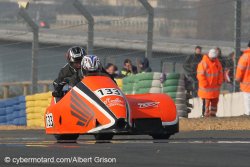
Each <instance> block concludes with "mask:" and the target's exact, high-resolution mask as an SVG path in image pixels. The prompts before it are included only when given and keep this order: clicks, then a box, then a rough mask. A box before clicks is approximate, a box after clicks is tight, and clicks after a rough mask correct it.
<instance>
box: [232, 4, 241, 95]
mask: <svg viewBox="0 0 250 167" xmlns="http://www.w3.org/2000/svg"><path fill="white" fill-rule="evenodd" d="M234 6H235V8H234V14H235V16H234V17H235V21H234V49H235V56H234V76H235V74H236V68H237V62H238V59H239V57H240V53H241V50H240V49H241V0H235V2H234ZM233 91H234V92H236V91H238V84H237V82H236V81H235V80H234V90H233Z"/></svg>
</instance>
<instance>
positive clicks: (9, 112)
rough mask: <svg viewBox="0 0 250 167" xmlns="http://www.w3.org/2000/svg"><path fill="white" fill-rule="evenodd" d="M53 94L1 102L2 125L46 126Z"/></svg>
mask: <svg viewBox="0 0 250 167" xmlns="http://www.w3.org/2000/svg"><path fill="white" fill-rule="evenodd" d="M50 101H51V92H48V93H40V94H35V95H30V96H26V97H25V96H18V97H14V98H10V99H5V100H0V125H15V126H31V127H33V126H38V127H43V126H44V120H43V118H44V116H43V115H44V112H45V110H46V108H47V107H48V106H49V104H50Z"/></svg>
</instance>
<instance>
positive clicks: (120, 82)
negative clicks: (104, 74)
mask: <svg viewBox="0 0 250 167" xmlns="http://www.w3.org/2000/svg"><path fill="white" fill-rule="evenodd" d="M115 81H116V84H117V85H118V87H119V88H120V89H122V85H123V83H122V79H115Z"/></svg>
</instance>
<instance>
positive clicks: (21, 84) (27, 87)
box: [0, 80, 53, 99]
mask: <svg viewBox="0 0 250 167" xmlns="http://www.w3.org/2000/svg"><path fill="white" fill-rule="evenodd" d="M52 82H53V81H52V80H43V81H38V85H41V86H42V87H43V90H42V92H48V91H49V85H51V84H52ZM0 87H2V88H3V98H4V99H7V98H9V94H10V93H9V92H10V87H21V88H22V90H23V93H22V94H23V95H24V96H26V95H29V90H30V87H31V82H30V81H25V82H5V83H0Z"/></svg>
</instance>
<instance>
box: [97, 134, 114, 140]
mask: <svg viewBox="0 0 250 167" xmlns="http://www.w3.org/2000/svg"><path fill="white" fill-rule="evenodd" d="M94 136H95V139H96V140H112V138H113V136H114V134H113V133H98V134H95V135H94Z"/></svg>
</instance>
